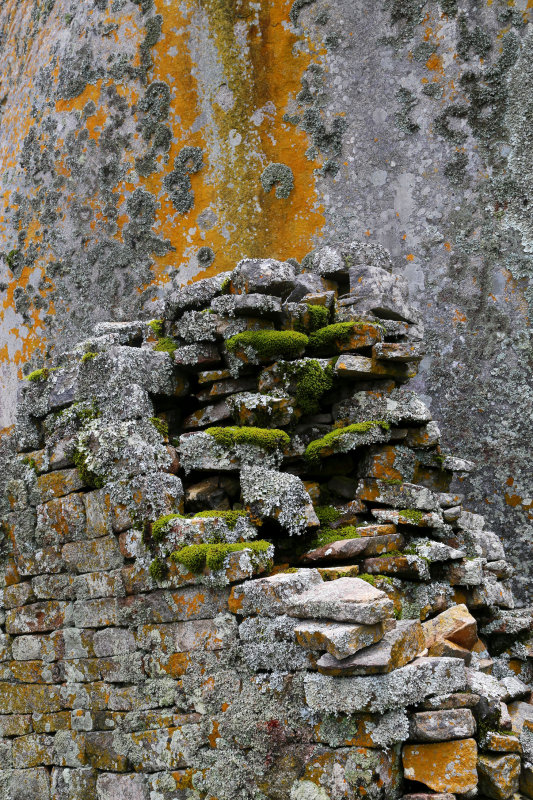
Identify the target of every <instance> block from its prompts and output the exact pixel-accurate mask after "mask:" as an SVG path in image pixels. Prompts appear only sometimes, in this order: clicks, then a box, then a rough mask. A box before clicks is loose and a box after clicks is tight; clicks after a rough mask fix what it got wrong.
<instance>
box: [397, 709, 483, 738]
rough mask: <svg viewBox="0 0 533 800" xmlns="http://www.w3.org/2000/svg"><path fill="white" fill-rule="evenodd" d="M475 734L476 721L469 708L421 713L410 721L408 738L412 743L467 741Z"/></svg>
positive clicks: (414, 715)
mask: <svg viewBox="0 0 533 800" xmlns="http://www.w3.org/2000/svg"><path fill="white" fill-rule="evenodd" d="M475 732H476V721H475V719H474V715H473V714H472V712H471V711H470V709H469V708H455V709H451V710H450V711H422V712H420V713H419V714H413V716H412V717H411V720H410V729H409V738H410V739H411V741H414V742H448V741H450V740H451V739H468V738H470V737H471V736H474V734H475Z"/></svg>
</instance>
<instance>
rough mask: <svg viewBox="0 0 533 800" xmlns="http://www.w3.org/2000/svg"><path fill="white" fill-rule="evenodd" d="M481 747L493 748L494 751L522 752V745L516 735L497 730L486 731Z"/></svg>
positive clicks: (485, 748)
mask: <svg viewBox="0 0 533 800" xmlns="http://www.w3.org/2000/svg"><path fill="white" fill-rule="evenodd" d="M482 745H483V749H484V750H493V751H494V752H495V753H518V754H519V755H520V754H521V753H522V746H521V744H520V740H519V739H518V737H517V736H510V735H509V734H505V733H499V732H498V731H487V733H486V734H485V735H484V737H483V742H482Z"/></svg>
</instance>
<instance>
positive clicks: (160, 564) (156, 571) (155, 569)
mask: <svg viewBox="0 0 533 800" xmlns="http://www.w3.org/2000/svg"><path fill="white" fill-rule="evenodd" d="M149 572H150V575H151V577H152V578H153V579H154V581H162V580H164V578H165V577H166V575H167V573H168V567H167V565H166V564H165V562H164V561H161V559H160V558H157V557H156V558H154V560H153V561H152V563H151V564H150V567H149Z"/></svg>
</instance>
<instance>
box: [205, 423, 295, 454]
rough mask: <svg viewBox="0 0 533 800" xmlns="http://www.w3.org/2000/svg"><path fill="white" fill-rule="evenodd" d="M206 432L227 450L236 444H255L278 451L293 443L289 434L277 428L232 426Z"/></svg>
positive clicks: (208, 429) (210, 429)
mask: <svg viewBox="0 0 533 800" xmlns="http://www.w3.org/2000/svg"><path fill="white" fill-rule="evenodd" d="M205 432H206V433H207V434H208V435H209V436H212V437H213V439H214V440H215V442H216V443H217V444H219V445H222V446H223V447H227V448H230V447H233V446H234V445H236V444H253V445H256V446H257V447H261V448H263V449H264V450H276V449H277V448H278V447H288V446H289V445H290V442H291V440H290V436H289V434H288V433H285V431H281V430H278V429H277V428H254V427H244V428H240V427H238V426H236V425H231V426H228V427H227V428H207V429H206V431H205Z"/></svg>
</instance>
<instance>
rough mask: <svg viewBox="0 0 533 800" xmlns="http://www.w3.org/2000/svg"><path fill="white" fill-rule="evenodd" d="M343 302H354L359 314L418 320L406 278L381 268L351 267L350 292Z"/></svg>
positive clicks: (411, 320)
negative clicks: (409, 297)
mask: <svg viewBox="0 0 533 800" xmlns="http://www.w3.org/2000/svg"><path fill="white" fill-rule="evenodd" d="M343 305H352V306H353V307H354V308H355V309H356V310H357V312H358V313H359V314H368V313H369V312H370V313H372V314H375V315H376V316H377V317H383V319H399V320H405V321H406V322H416V319H417V317H416V313H415V311H414V309H413V308H412V307H411V306H409V304H408V288H407V281H406V280H405V279H404V278H402V277H401V276H400V275H392V274H391V273H390V272H387V271H386V270H384V269H380V267H372V266H368V265H360V266H355V267H350V295H349V296H348V297H347V298H346V299H345V300H344V303H343Z"/></svg>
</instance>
